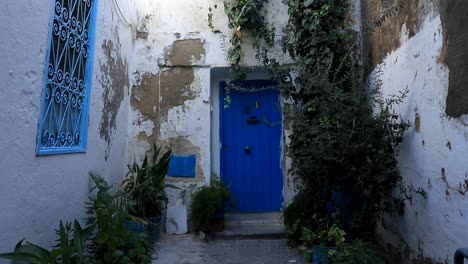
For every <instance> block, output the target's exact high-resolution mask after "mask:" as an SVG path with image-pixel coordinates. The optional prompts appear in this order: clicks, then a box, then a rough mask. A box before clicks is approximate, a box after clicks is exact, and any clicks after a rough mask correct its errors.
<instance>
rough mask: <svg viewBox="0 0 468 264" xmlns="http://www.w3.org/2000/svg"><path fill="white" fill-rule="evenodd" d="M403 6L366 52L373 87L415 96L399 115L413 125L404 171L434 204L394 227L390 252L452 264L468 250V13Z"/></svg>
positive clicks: (415, 203)
mask: <svg viewBox="0 0 468 264" xmlns="http://www.w3.org/2000/svg"><path fill="white" fill-rule="evenodd" d="M371 2H374V5H370V3H371ZM375 2H378V3H379V2H384V1H372V0H365V1H363V4H364V6H365V7H367V10H366V11H365V14H367V15H368V16H372V14H376V13H377V12H380V11H381V10H382V9H380V8H381V6H380V5H378V4H377V5H375ZM387 2H388V1H387ZM462 2H463V3H462ZM402 3H403V6H402V9H400V11H399V12H398V14H397V16H395V17H392V18H390V19H389V20H388V21H387V22H385V23H384V24H383V26H382V27H380V28H377V30H376V31H375V33H373V34H372V35H370V36H369V38H368V39H367V43H366V47H367V48H368V49H366V50H367V51H368V53H367V55H368V59H369V60H368V62H369V65H370V68H371V69H373V70H374V71H373V74H372V77H371V79H374V80H375V78H380V80H381V81H382V87H381V89H382V91H383V92H384V94H385V95H390V94H397V93H398V92H399V91H402V90H404V89H405V88H407V89H408V90H409V94H408V96H407V97H406V98H405V100H404V103H403V104H401V105H400V106H399V107H398V109H397V111H398V112H399V114H400V115H401V116H402V118H403V119H404V120H409V121H411V122H412V123H413V126H412V127H411V128H410V130H409V132H408V133H407V134H406V137H405V141H404V143H403V144H402V145H401V147H400V157H399V164H400V170H401V174H402V176H403V178H404V180H405V181H406V183H407V184H412V185H414V186H415V187H416V188H417V187H422V188H424V189H425V191H426V192H427V199H423V198H422V197H420V196H417V195H416V196H414V198H413V200H412V202H411V203H407V205H406V209H405V215H404V216H402V217H394V218H391V219H388V221H386V222H387V224H388V225H387V226H386V227H385V228H384V227H381V228H380V233H381V235H382V238H383V240H384V242H385V243H387V246H388V248H389V249H392V250H393V251H394V252H395V251H400V252H401V253H402V255H401V256H399V258H400V259H399V260H396V262H395V263H452V261H453V260H452V259H453V254H454V252H455V250H456V249H457V248H459V247H466V246H467V245H468V232H467V231H466V230H467V229H466V223H467V220H468V218H467V216H468V215H467V212H466V199H467V197H466V194H465V192H466V182H465V180H466V178H467V173H468V160H467V157H468V116H467V115H466V113H467V112H466V102H467V98H466V95H467V92H466V91H467V90H466V86H467V82H466V72H467V70H468V69H467V68H466V63H465V61H466V60H464V58H465V57H466V54H467V51H466V44H468V38H467V37H466V36H467V34H466V30H465V29H464V28H463V27H461V25H462V24H463V21H465V20H466V15H465V12H466V7H467V6H466V3H464V1H446V0H444V1H440V4H439V1H431V0H419V1H418V0H414V1H413V0H412V1H403V2H402ZM465 24H466V23H465ZM379 72H380V73H379Z"/></svg>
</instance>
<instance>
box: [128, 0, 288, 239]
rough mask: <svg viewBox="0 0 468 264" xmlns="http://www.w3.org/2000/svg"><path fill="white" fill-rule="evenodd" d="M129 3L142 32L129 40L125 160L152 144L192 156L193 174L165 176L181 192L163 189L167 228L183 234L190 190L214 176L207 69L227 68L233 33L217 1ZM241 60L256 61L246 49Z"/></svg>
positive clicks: (280, 18)
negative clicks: (190, 176) (210, 22)
mask: <svg viewBox="0 0 468 264" xmlns="http://www.w3.org/2000/svg"><path fill="white" fill-rule="evenodd" d="M135 5H136V7H137V8H136V10H137V12H136V13H133V14H129V15H130V16H131V17H132V18H131V20H132V21H134V22H135V24H136V25H137V26H136V27H137V28H138V29H141V31H144V33H141V34H139V36H140V37H139V38H138V39H136V40H135V49H134V55H133V58H134V64H133V65H132V66H131V67H132V68H131V72H132V73H133V76H132V80H131V87H132V89H131V100H130V105H131V111H130V125H129V132H128V142H127V145H128V151H127V153H128V156H127V161H128V162H131V161H133V159H135V158H136V159H137V160H141V158H142V157H143V155H144V154H145V151H147V150H149V149H150V146H151V145H152V144H153V143H156V144H160V145H165V146H168V147H170V148H171V149H172V150H173V152H174V153H176V154H196V156H197V167H196V177H195V178H194V179H182V178H172V179H169V181H172V182H174V183H175V184H177V185H179V186H180V187H182V189H183V191H179V190H168V192H169V196H170V203H169V206H168V212H167V225H166V226H167V229H168V232H169V233H184V232H186V231H187V209H188V208H187V206H188V202H189V198H190V193H191V191H192V190H193V189H194V188H195V187H196V186H200V185H203V184H208V183H209V180H210V175H211V174H212V173H216V174H218V175H219V166H217V164H219V159H213V156H212V155H214V152H215V151H218V152H219V142H218V143H217V144H218V147H217V148H216V146H212V145H213V136H214V135H213V133H215V134H217V133H219V130H217V131H214V130H212V126H213V122H214V121H216V120H217V118H218V116H215V115H213V114H212V110H213V104H214V101H215V100H218V97H214V96H213V93H212V89H211V87H212V86H213V87H218V86H217V84H213V83H212V80H213V79H212V78H211V77H212V76H211V74H212V72H211V69H212V68H216V67H225V66H229V63H228V61H227V60H226V57H227V50H228V48H229V45H230V44H229V38H230V35H231V34H232V31H231V30H230V29H229V28H228V23H227V18H226V15H225V14H224V7H223V1H221V0H201V1H186V0H174V1H169V2H168V1H148V0H139V1H137V2H136V3H135ZM215 6H216V7H215ZM209 7H212V8H213V25H214V27H215V30H214V31H212V30H211V29H210V28H209V27H208V21H207V20H208V9H209ZM268 10H269V11H268V13H269V17H274V18H275V19H273V20H272V21H273V22H274V23H275V26H276V29H277V30H278V33H279V36H278V41H279V39H280V38H281V36H280V35H281V30H282V26H281V25H282V24H284V23H285V21H286V11H287V10H286V9H285V8H284V6H283V4H282V2H281V1H280V0H274V1H270V3H269V8H268ZM277 44H279V43H277ZM246 46H247V47H249V46H250V45H249V44H246ZM244 63H245V64H248V65H256V64H257V62H256V60H255V58H254V56H253V52H252V51H248V52H247V53H246V55H245V60H244ZM216 89H217V88H216ZM212 151H213V152H212Z"/></svg>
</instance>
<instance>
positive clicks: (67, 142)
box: [37, 0, 97, 155]
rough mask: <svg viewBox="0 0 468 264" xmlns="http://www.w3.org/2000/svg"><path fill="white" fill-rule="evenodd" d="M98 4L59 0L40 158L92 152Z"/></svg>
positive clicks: (50, 51)
mask: <svg viewBox="0 0 468 264" xmlns="http://www.w3.org/2000/svg"><path fill="white" fill-rule="evenodd" d="M96 3H97V0H55V1H54V6H53V11H52V17H51V20H50V27H51V28H50V32H49V42H48V45H49V46H48V51H47V55H46V63H45V65H46V68H45V72H44V88H43V89H44V90H43V92H42V105H41V113H40V118H39V128H38V136H37V155H51V154H60V153H76V152H85V151H86V139H87V128H88V110H89V97H90V90H91V79H92V64H93V48H94V35H95V21H96V9H97V5H96Z"/></svg>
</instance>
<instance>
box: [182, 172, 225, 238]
mask: <svg viewBox="0 0 468 264" xmlns="http://www.w3.org/2000/svg"><path fill="white" fill-rule="evenodd" d="M230 198H231V192H230V190H229V186H227V185H226V184H225V183H224V182H222V181H221V180H219V179H218V178H217V177H212V179H211V185H210V186H203V187H201V188H200V189H199V190H198V191H196V192H195V193H194V194H193V197H192V202H191V204H190V208H191V220H192V227H193V229H194V231H203V232H219V231H222V230H223V229H224V213H225V210H226V207H227V204H228V201H229V200H230Z"/></svg>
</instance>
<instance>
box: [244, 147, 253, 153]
mask: <svg viewBox="0 0 468 264" xmlns="http://www.w3.org/2000/svg"><path fill="white" fill-rule="evenodd" d="M251 150H252V149H251V148H250V146H245V148H244V151H245V153H250V151H251Z"/></svg>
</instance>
